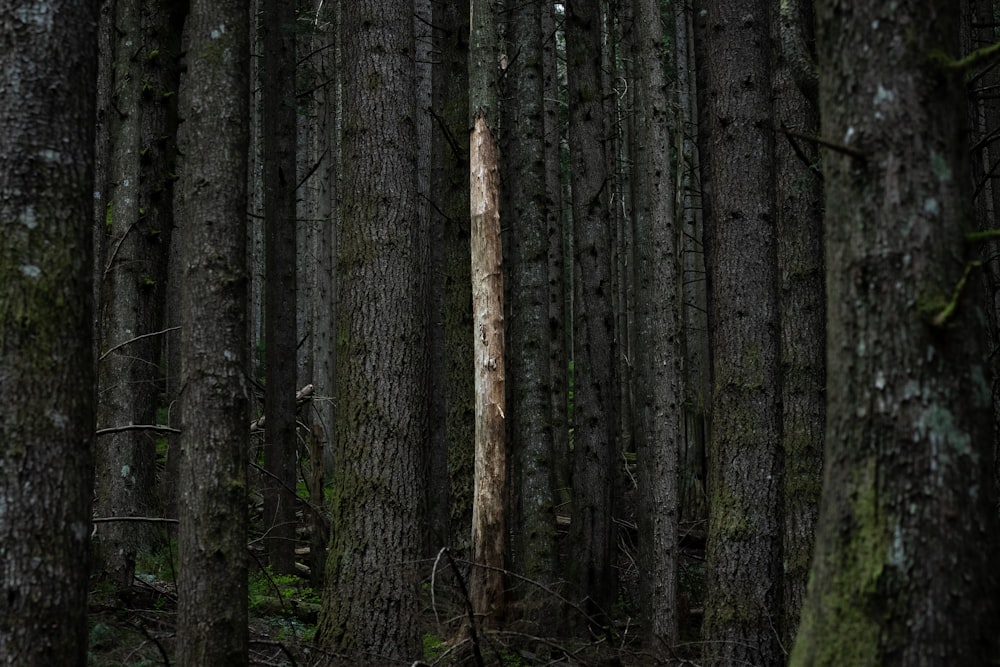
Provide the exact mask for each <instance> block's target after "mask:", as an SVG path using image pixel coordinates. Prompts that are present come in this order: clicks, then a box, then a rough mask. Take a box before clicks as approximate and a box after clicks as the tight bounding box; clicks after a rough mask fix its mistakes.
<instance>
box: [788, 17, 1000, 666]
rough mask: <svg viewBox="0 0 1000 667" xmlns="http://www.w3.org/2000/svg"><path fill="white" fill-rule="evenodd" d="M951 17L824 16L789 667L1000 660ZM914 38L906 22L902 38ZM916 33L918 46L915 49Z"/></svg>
mask: <svg viewBox="0 0 1000 667" xmlns="http://www.w3.org/2000/svg"><path fill="white" fill-rule="evenodd" d="M958 18H959V17H958V12H956V11H955V8H954V7H950V6H949V7H945V6H943V5H941V3H937V2H932V1H930V0H908V1H905V2H899V3H897V4H896V5H895V6H894V9H893V12H892V14H891V16H887V15H886V13H885V8H884V7H882V6H878V5H856V6H850V7H846V6H845V5H844V4H843V3H841V2H834V1H824V2H820V3H819V4H818V5H817V22H816V25H817V46H818V55H819V65H820V108H821V112H822V131H821V135H820V136H821V137H823V139H824V140H827V141H829V142H830V143H831V144H832V146H841V147H842V148H839V149H838V148H828V149H826V150H824V155H823V167H824V177H825V185H826V198H827V205H826V215H825V221H824V222H825V229H826V243H827V247H826V280H827V296H828V318H827V320H828V338H827V363H828V368H827V383H826V393H827V406H828V415H827V428H826V469H825V473H824V484H823V498H822V503H821V507H820V516H819V524H818V528H817V535H816V557H815V560H814V561H813V566H812V574H811V579H810V582H811V583H810V589H809V593H808V596H807V599H806V602H805V606H804V608H803V612H802V624H801V626H800V628H799V634H798V637H797V639H796V643H795V649H794V650H793V653H792V658H791V663H792V664H793V665H833V664H852V665H885V666H892V665H908V666H912V665H945V664H947V665H984V664H989V663H990V662H991V661H995V660H996V659H997V634H996V628H997V622H998V602H1000V595H998V588H997V587H998V577H997V573H996V566H995V563H994V560H995V557H994V554H995V553H996V545H997V535H998V532H997V513H996V505H995V502H996V487H995V483H994V480H993V477H992V475H993V466H992V462H993V450H992V448H993V428H992V417H991V395H990V385H989V380H988V379H987V372H986V371H985V369H984V356H983V348H982V343H983V340H984V331H983V314H982V312H981V299H980V292H979V288H980V276H979V274H978V271H979V269H978V268H977V267H976V265H975V264H974V263H973V262H974V260H976V259H977V257H976V251H977V248H976V247H975V246H974V245H970V244H969V243H968V242H967V241H966V239H965V235H966V234H967V233H968V232H971V231H972V216H971V215H970V204H971V200H972V197H971V191H970V182H971V181H970V179H969V177H968V163H967V159H968V151H967V149H968V146H967V145H966V143H965V140H964V139H965V131H966V106H965V105H966V102H967V100H966V97H965V84H964V81H963V76H962V75H963V72H962V71H961V68H960V67H957V66H956V65H955V63H956V61H957V59H958V58H960V57H961V55H962V54H961V53H959V49H958V34H959V33H958ZM906 26H909V27H906ZM904 35H905V38H904Z"/></svg>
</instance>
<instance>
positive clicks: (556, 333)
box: [541, 4, 572, 556]
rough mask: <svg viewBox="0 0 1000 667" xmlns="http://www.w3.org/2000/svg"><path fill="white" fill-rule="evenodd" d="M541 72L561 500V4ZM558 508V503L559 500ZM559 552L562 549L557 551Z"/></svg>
mask: <svg viewBox="0 0 1000 667" xmlns="http://www.w3.org/2000/svg"><path fill="white" fill-rule="evenodd" d="M541 21H542V61H543V66H542V73H543V77H544V79H543V95H544V102H543V107H542V108H543V112H544V125H545V128H544V132H545V204H544V213H545V223H546V232H547V239H546V243H545V247H546V249H547V253H548V263H549V276H548V280H549V296H548V299H549V313H548V316H549V322H548V327H549V335H548V339H549V390H550V391H551V392H552V396H551V398H550V399H549V404H550V407H551V410H552V413H551V417H550V420H551V423H552V474H553V477H554V483H555V485H556V492H557V496H556V499H555V500H556V502H557V503H560V504H561V503H562V502H565V501H566V500H567V499H568V498H569V487H570V482H569V457H570V451H569V415H568V414H567V405H568V397H569V387H568V381H569V378H568V376H569V351H568V350H569V347H570V346H569V345H568V344H567V341H569V340H570V337H569V332H570V329H571V328H572V326H571V323H570V321H569V314H570V310H569V309H568V308H567V301H568V299H567V297H568V295H569V293H570V292H571V289H570V285H571V284H572V283H571V282H570V281H569V280H567V279H566V273H567V262H566V257H567V252H566V225H564V224H563V222H564V216H565V211H564V210H563V196H562V185H563V184H562V167H563V159H562V158H563V141H562V137H563V129H564V128H565V123H564V118H563V113H562V109H561V105H560V102H559V96H560V90H562V89H563V82H562V77H561V75H560V69H561V66H560V64H559V57H560V55H559V54H558V53H557V47H556V44H557V42H558V40H557V38H556V34H557V28H556V8H555V5H552V4H546V5H545V7H544V8H543V9H542V17H541ZM557 507H558V505H557ZM557 556H558V554H557Z"/></svg>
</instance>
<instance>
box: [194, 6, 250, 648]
mask: <svg viewBox="0 0 1000 667" xmlns="http://www.w3.org/2000/svg"><path fill="white" fill-rule="evenodd" d="M248 22H249V7H248V5H247V3H246V2H244V1H243V0H222V1H215V0H212V1H209V0H197V1H195V2H193V3H192V4H191V13H190V15H189V17H188V23H187V27H186V30H187V31H188V35H189V43H188V49H187V63H188V70H187V74H186V78H185V79H184V81H183V83H182V87H181V106H180V110H181V111H180V112H181V118H182V121H183V122H182V125H181V132H180V136H179V142H180V149H181V154H182V155H183V160H182V162H181V166H180V168H181V172H180V181H179V196H180V198H181V199H182V200H183V205H182V206H181V210H183V211H184V218H183V221H182V223H181V224H182V225H183V227H182V231H181V236H182V239H183V241H182V242H183V244H184V249H183V260H182V264H183V274H182V275H181V276H180V279H181V280H182V283H183V286H184V290H183V294H182V295H181V326H182V327H183V340H182V343H181V359H182V371H181V372H182V381H181V407H182V411H183V426H182V428H183V433H182V435H181V448H182V452H181V457H182V458H181V461H180V497H179V499H178V513H179V516H180V520H181V523H180V540H179V542H180V544H179V546H180V558H181V568H180V574H179V577H178V582H177V588H178V596H179V604H178V633H177V634H178V663H179V664H181V665H191V666H192V667H193V666H194V665H238V664H246V661H247V649H248V646H247V642H248V631H247V599H246V595H247V486H246V468H247V450H248V448H249V445H248V442H247V424H248V423H249V421H250V415H249V392H248V389H247V386H246V370H247V355H248V353H249V345H248V342H247V329H246V294H247V268H246V246H245V243H246V235H245V234H246V229H245V225H246V207H247V199H246V196H247V186H246V183H247V141H248V136H249V109H248V98H249V69H248V63H249V55H250V54H249V46H248V45H249V40H248V34H249V23H248Z"/></svg>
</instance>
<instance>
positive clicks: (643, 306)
mask: <svg viewBox="0 0 1000 667" xmlns="http://www.w3.org/2000/svg"><path fill="white" fill-rule="evenodd" d="M633 11H634V16H635V28H634V30H635V34H634V35H633V37H632V39H633V42H632V54H631V55H632V61H633V63H634V65H633V67H634V71H635V82H634V86H633V88H634V92H633V94H634V96H635V113H636V118H635V122H634V129H633V133H634V135H633V146H632V155H633V160H634V162H633V165H634V166H633V175H632V178H633V192H634V193H635V194H634V197H633V202H634V213H633V224H634V230H635V231H634V237H635V255H636V268H635V281H636V284H635V300H636V324H635V326H636V334H635V338H636V365H635V377H636V398H635V405H634V410H635V415H636V417H637V418H636V420H635V421H636V426H635V433H636V455H637V464H638V472H639V482H638V483H639V509H638V512H637V518H638V522H639V547H640V554H641V560H640V570H639V576H640V587H641V590H640V594H641V598H642V607H643V612H644V614H645V615H646V616H647V617H648V618H649V623H650V628H649V632H648V636H647V639H648V640H649V641H650V644H651V648H652V650H654V651H655V652H657V653H660V654H661V655H663V656H667V655H671V654H672V653H671V652H672V649H673V647H674V646H675V645H676V643H677V627H678V619H677V580H678V570H677V566H678V519H679V507H678V459H679V455H678V454H679V447H680V442H681V439H682V428H683V423H682V412H681V398H682V393H681V387H680V379H681V373H680V337H681V318H680V294H681V291H680V289H681V285H680V280H679V267H678V253H677V252H676V248H677V243H678V240H679V234H678V232H677V226H676V217H675V212H674V202H675V194H674V182H673V180H672V168H671V163H670V161H671V148H672V142H671V134H672V130H673V128H672V125H673V123H672V121H673V115H672V114H671V111H670V107H669V98H668V95H667V79H666V73H665V72H664V62H663V47H664V34H663V17H662V16H661V10H660V2H659V0H636V1H635V2H634V4H633Z"/></svg>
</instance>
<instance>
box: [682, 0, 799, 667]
mask: <svg viewBox="0 0 1000 667" xmlns="http://www.w3.org/2000/svg"><path fill="white" fill-rule="evenodd" d="M706 8H707V14H706V17H705V18H706V21H707V30H706V33H705V34H706V35H707V38H708V43H707V54H706V55H707V62H706V87H705V88H704V89H703V90H701V91H699V92H702V93H704V97H703V100H704V104H705V106H706V113H707V114H708V115H709V116H710V117H711V127H710V134H709V135H708V137H709V140H708V145H707V146H706V150H707V151H708V152H709V153H710V157H711V159H710V161H709V169H710V177H709V180H710V181H711V189H710V191H709V196H708V199H709V200H710V214H711V217H710V219H709V220H708V222H707V227H708V255H707V266H708V280H709V283H708V294H709V331H710V337H711V345H712V358H713V362H712V423H711V436H710V450H709V526H708V531H709V532H708V542H707V545H706V582H705V587H706V592H707V593H706V601H705V620H704V626H703V638H704V640H705V641H706V645H705V662H706V663H707V664H710V665H733V664H753V665H777V664H780V663H781V662H782V661H783V659H784V657H783V653H782V651H781V645H780V641H779V633H778V631H776V629H775V628H776V627H777V626H778V625H779V624H780V615H781V600H782V597H781V541H782V522H781V503H782V493H781V491H782V486H781V449H780V448H781V407H780V402H779V375H778V372H779V358H778V351H779V350H778V296H777V276H776V256H775V230H774V219H775V215H774V194H773V193H774V162H773V137H774V131H773V130H772V128H771V123H772V106H771V68H770V62H771V48H770V39H769V33H770V22H769V20H768V16H769V6H768V2H767V0H740V1H738V2H733V1H731V0H726V1H717V2H708V3H706Z"/></svg>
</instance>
